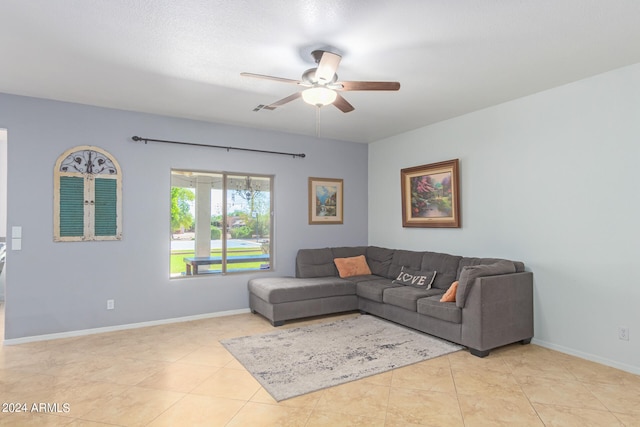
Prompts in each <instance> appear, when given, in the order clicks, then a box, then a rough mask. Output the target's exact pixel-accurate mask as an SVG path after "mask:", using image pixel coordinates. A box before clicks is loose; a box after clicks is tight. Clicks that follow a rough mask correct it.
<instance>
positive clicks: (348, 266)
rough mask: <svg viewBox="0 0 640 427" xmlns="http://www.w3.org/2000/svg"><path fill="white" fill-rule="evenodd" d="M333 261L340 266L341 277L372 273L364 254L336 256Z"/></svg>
mask: <svg viewBox="0 0 640 427" xmlns="http://www.w3.org/2000/svg"><path fill="white" fill-rule="evenodd" d="M333 262H334V263H335V264H336V267H338V273H339V274H340V277H343V278H344V277H351V276H364V275H365V274H371V270H370V269H369V264H367V260H366V258H365V257H364V255H360V256H354V257H350V258H335V259H334V260H333Z"/></svg>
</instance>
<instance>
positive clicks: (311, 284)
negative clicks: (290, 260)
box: [249, 277, 356, 304]
mask: <svg viewBox="0 0 640 427" xmlns="http://www.w3.org/2000/svg"><path fill="white" fill-rule="evenodd" d="M249 292H250V293H252V294H253V295H255V296H257V297H259V298H260V299H262V300H264V301H266V302H269V303H271V304H279V303H283V302H291V301H306V300H311V299H315V298H324V297H333V296H340V295H354V294H355V293H356V285H355V283H353V282H350V281H348V280H345V279H340V278H339V277H313V278H308V279H300V278H294V277H259V278H255V279H251V280H249Z"/></svg>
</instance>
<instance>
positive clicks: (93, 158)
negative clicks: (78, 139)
mask: <svg viewBox="0 0 640 427" xmlns="http://www.w3.org/2000/svg"><path fill="white" fill-rule="evenodd" d="M53 175H54V179H53V182H54V192H53V195H54V196H53V197H54V202H53V212H54V218H53V240H54V241H56V242H74V241H75V242H79V241H87V240H120V239H122V171H121V169H120V165H118V162H117V161H116V159H115V158H113V156H111V154H109V153H107V152H106V151H104V150H103V149H101V148H98V147H93V146H89V145H83V146H79V147H74V148H71V149H69V150H67V151H65V152H64V153H63V154H62V155H61V156H60V157H58V160H57V161H56V165H55V169H54V172H53Z"/></svg>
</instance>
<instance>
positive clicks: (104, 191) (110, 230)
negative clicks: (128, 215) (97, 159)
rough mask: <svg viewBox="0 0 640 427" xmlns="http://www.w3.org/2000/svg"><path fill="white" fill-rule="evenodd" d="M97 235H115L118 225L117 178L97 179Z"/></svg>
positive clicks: (95, 226) (95, 225)
mask: <svg viewBox="0 0 640 427" xmlns="http://www.w3.org/2000/svg"><path fill="white" fill-rule="evenodd" d="M94 188H95V224H94V229H95V235H96V236H115V235H116V233H117V231H118V225H117V217H118V213H117V197H118V193H117V182H116V180H115V179H102V178H96V179H95V187H94Z"/></svg>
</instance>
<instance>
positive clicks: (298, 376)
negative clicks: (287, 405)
mask: <svg viewBox="0 0 640 427" xmlns="http://www.w3.org/2000/svg"><path fill="white" fill-rule="evenodd" d="M221 343H222V345H224V346H225V347H226V348H227V350H229V351H230V352H231V354H233V355H234V356H235V357H236V359H238V360H239V361H240V363H242V365H243V366H244V367H245V368H246V369H247V370H248V371H249V372H250V373H251V374H252V375H253V376H254V377H255V378H256V380H258V382H259V383H260V384H261V385H262V386H263V387H264V388H265V390H267V391H268V392H269V393H270V394H271V396H273V398H274V399H275V400H277V401H281V400H285V399H289V398H292V397H295V396H299V395H302V394H306V393H310V392H312V391H316V390H320V389H323V388H327V387H332V386H335V385H338V384H343V383H346V382H349V381H353V380H357V379H360V378H364V377H368V376H371V375H375V374H380V373H382V372H386V371H389V370H391V369H394V368H398V367H401V366H407V365H410V364H413V363H416V362H420V361H423V360H427V359H431V358H434V357H438V356H442V355H445V354H448V353H452V352H454V351H458V350H461V349H462V348H464V347H462V346H459V345H457V344H452V343H450V342H448V341H444V340H441V339H439V338H435V337H432V336H430V335H426V334H423V333H420V332H417V331H414V330H411V329H407V328H405V327H402V326H400V325H397V324H395V323H391V322H387V321H385V320H382V319H378V318H377V317H374V316H369V315H364V316H358V317H355V318H349V319H343V320H337V321H334V322H331V323H324V324H314V325H311V326H304V327H299V328H293V329H282V330H278V331H277V332H271V333H268V334H264V335H254V336H248V337H240V338H233V339H228V340H223V341H221Z"/></svg>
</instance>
